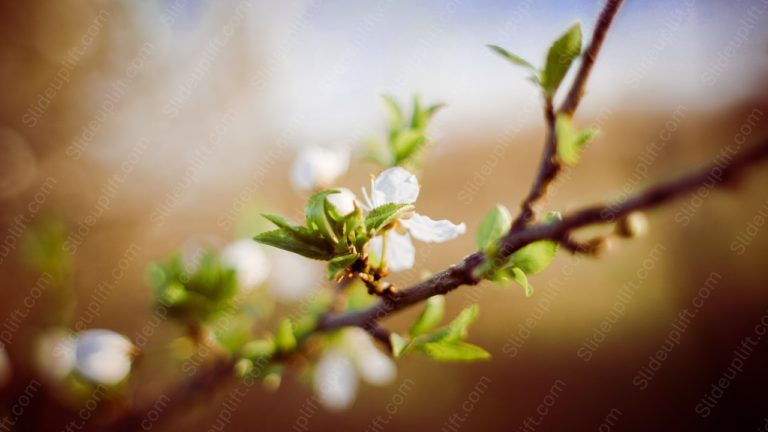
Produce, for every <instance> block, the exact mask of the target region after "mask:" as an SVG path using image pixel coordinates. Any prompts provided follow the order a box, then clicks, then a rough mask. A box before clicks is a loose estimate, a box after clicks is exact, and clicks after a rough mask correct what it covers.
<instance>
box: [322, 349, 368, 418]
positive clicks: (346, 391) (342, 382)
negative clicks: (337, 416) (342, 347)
mask: <svg viewBox="0 0 768 432" xmlns="http://www.w3.org/2000/svg"><path fill="white" fill-rule="evenodd" d="M357 385H358V382H357V374H356V373H355V367H354V365H353V364H352V361H350V359H349V358H347V356H346V355H344V353H343V352H341V351H339V350H336V349H330V350H328V351H326V352H325V354H323V356H322V357H321V358H320V360H319V361H318V362H317V365H316V366H315V374H314V379H313V387H314V389H315V393H316V394H317V396H318V399H320V402H321V403H322V404H323V405H324V406H325V407H326V408H328V409H331V410H343V409H346V408H349V406H350V405H352V402H354V400H355V396H356V394H357Z"/></svg>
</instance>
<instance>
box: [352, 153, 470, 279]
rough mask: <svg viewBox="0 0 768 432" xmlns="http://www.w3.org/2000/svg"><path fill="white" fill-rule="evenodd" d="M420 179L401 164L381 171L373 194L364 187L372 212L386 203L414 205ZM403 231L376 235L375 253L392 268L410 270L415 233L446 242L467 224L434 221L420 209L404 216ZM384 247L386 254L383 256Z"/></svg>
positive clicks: (464, 228) (424, 240)
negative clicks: (384, 236)
mask: <svg viewBox="0 0 768 432" xmlns="http://www.w3.org/2000/svg"><path fill="white" fill-rule="evenodd" d="M419 189H420V187H419V181H418V179H417V178H416V176H415V175H413V174H411V173H410V172H408V170H406V169H404V168H400V167H394V168H389V169H387V170H385V171H384V172H382V173H381V174H379V176H378V177H376V179H375V180H373V182H372V184H371V194H370V195H368V192H367V191H366V190H365V189H363V195H364V197H365V201H366V202H365V205H364V207H366V209H367V210H368V211H371V210H373V209H375V208H377V207H380V206H382V205H385V204H414V203H415V202H416V199H417V198H418V196H419ZM398 222H399V224H400V228H402V230H403V231H404V232H403V233H397V232H395V230H390V231H389V232H388V233H387V234H386V250H384V249H385V247H384V240H385V239H384V238H382V237H381V236H378V237H375V238H374V239H373V240H372V241H371V252H372V253H373V254H374V255H376V256H378V257H379V258H383V259H384V260H385V261H386V262H387V265H388V267H389V269H390V270H392V271H401V270H407V269H409V268H411V267H413V264H414V259H415V248H414V246H413V243H412V242H411V236H413V238H415V239H416V240H420V241H423V242H427V243H442V242H444V241H448V240H451V239H454V238H456V237H457V236H459V235H460V234H464V232H466V229H467V228H466V225H464V223H460V224H458V225H457V224H454V223H453V222H451V221H448V220H438V221H436V220H433V219H431V218H429V217H427V216H423V215H420V214H418V213H416V212H413V213H410V214H408V215H405V216H403V217H402V218H401V219H400V220H399V221H398ZM383 250H384V254H385V255H386V256H385V257H381V255H382V251H383Z"/></svg>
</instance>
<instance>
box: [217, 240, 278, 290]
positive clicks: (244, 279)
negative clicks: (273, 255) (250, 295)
mask: <svg viewBox="0 0 768 432" xmlns="http://www.w3.org/2000/svg"><path fill="white" fill-rule="evenodd" d="M221 262H222V263H223V264H224V265H225V266H227V267H230V268H232V269H234V270H235V271H236V272H237V285H238V286H239V288H240V289H241V290H242V291H243V292H250V291H252V290H253V289H254V288H256V287H257V286H259V285H261V284H262V283H263V282H264V281H265V280H266V279H267V277H268V276H269V271H270V263H269V259H268V258H267V254H266V253H265V252H264V250H263V249H262V248H261V246H259V245H258V244H257V243H256V242H255V241H253V240H251V239H242V240H237V241H235V242H233V243H231V244H230V245H228V246H227V247H226V248H224V250H222V251H221Z"/></svg>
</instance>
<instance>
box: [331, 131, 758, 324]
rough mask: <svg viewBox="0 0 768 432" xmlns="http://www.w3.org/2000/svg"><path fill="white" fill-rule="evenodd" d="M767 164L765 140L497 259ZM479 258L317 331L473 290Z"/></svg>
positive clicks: (595, 209)
mask: <svg viewBox="0 0 768 432" xmlns="http://www.w3.org/2000/svg"><path fill="white" fill-rule="evenodd" d="M766 158H768V140H766V141H763V142H761V143H760V144H759V145H756V146H754V147H753V148H751V149H749V150H745V151H743V152H742V153H741V154H739V155H737V156H734V157H733V158H732V159H730V160H729V161H728V163H727V164H724V163H722V162H721V161H717V162H714V163H712V164H711V165H709V166H707V167H705V168H701V169H699V170H698V171H696V172H693V173H692V174H689V175H686V176H683V177H680V178H678V179H675V180H672V181H669V182H666V183H661V184H659V185H657V186H654V187H651V188H649V189H646V190H645V191H644V192H642V193H640V194H638V195H635V196H633V197H631V198H628V199H624V200H621V201H617V202H614V203H611V204H606V205H596V206H592V207H587V208H584V209H582V210H579V211H576V212H574V213H571V214H569V215H567V216H565V217H564V218H563V219H562V220H560V221H558V222H552V223H547V224H537V225H531V226H528V227H525V228H523V229H521V230H512V229H510V231H509V232H508V233H507V235H506V236H505V237H504V238H502V240H501V247H500V250H499V254H498V259H500V260H503V259H505V258H508V257H509V256H510V255H511V254H513V253H514V252H515V251H517V250H518V249H520V248H522V247H523V246H525V245H527V244H530V243H533V242H535V241H539V240H554V241H560V239H562V238H567V236H569V235H570V234H571V232H572V231H573V230H576V229H578V228H582V227H585V226H588V225H597V224H605V223H612V222H615V221H616V220H618V219H619V218H621V217H623V216H626V215H628V214H630V213H632V212H634V211H638V210H649V209H652V208H655V207H658V206H659V205H661V204H664V203H666V202H668V201H670V200H672V199H674V198H677V197H680V196H682V195H684V194H686V193H689V192H691V191H693V190H694V189H697V188H701V187H705V188H714V187H716V186H720V185H722V184H725V183H728V182H730V181H732V180H734V179H735V178H736V177H737V176H738V175H740V174H742V173H743V171H744V170H746V169H747V168H750V167H752V166H754V165H756V164H757V163H759V162H762V161H763V160H764V159H766ZM483 259H484V257H483V254H482V253H480V252H475V253H473V254H472V255H469V256H467V257H466V258H465V259H464V260H462V261H461V262H460V263H458V264H456V265H454V266H452V267H450V268H449V269H447V270H444V271H442V272H440V273H438V274H436V275H435V276H433V277H432V278H430V279H427V280H425V281H423V282H421V283H418V284H416V285H414V286H412V287H410V288H407V289H405V290H402V291H401V292H400V295H399V296H398V297H397V298H395V299H387V300H380V301H378V302H376V303H375V304H374V305H372V306H371V307H369V308H368V309H365V310H362V311H357V312H349V313H343V314H334V315H328V316H326V317H324V318H323V319H322V320H320V322H319V323H318V325H317V328H316V331H318V332H327V331H331V330H336V329H339V328H341V327H347V326H358V327H363V328H365V327H367V326H372V325H374V324H375V323H377V322H378V321H380V320H381V319H383V318H385V317H387V316H389V315H392V314H393V313H395V312H397V311H400V310H402V309H405V308H407V307H409V306H411V305H414V304H416V303H419V302H421V301H424V300H426V299H428V298H429V297H432V296H433V295H437V294H445V293H447V292H450V291H452V290H454V289H456V288H458V287H460V286H462V285H475V284H477V283H478V282H480V279H479V278H478V277H477V276H476V275H475V274H474V272H475V269H477V268H478V266H479V265H480V264H481V263H482V262H483Z"/></svg>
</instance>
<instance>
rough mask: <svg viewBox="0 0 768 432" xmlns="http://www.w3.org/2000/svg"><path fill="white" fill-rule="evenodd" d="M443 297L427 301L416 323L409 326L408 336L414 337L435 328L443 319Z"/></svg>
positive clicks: (436, 296) (438, 296) (431, 298)
mask: <svg viewBox="0 0 768 432" xmlns="http://www.w3.org/2000/svg"><path fill="white" fill-rule="evenodd" d="M444 311H445V297H444V296H442V295H435V296H432V297H430V298H428V299H427V304H426V305H425V306H424V310H423V311H422V312H421V315H419V317H418V318H416V321H415V322H414V323H413V325H412V326H411V330H410V335H411V337H416V336H419V335H422V334H424V333H427V332H428V331H430V330H432V329H433V328H435V327H436V326H437V325H438V324H439V323H440V321H441V320H442V319H443V313H444Z"/></svg>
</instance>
